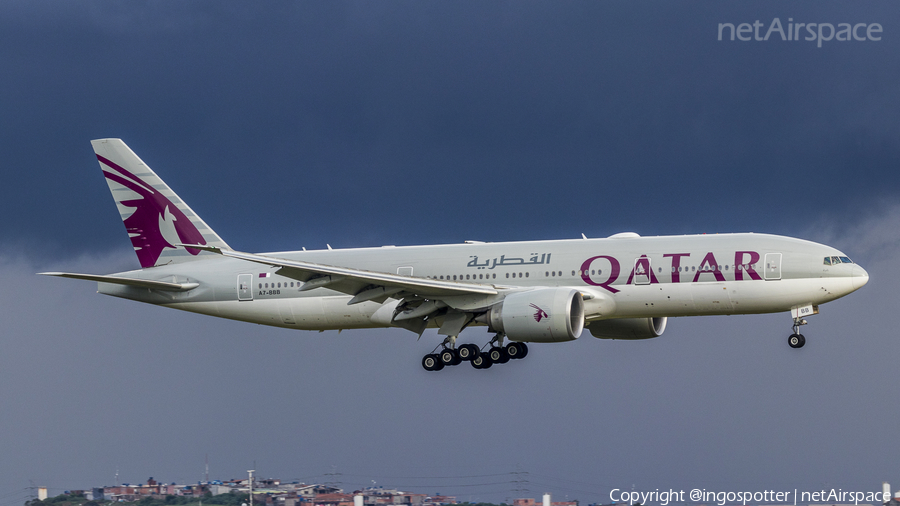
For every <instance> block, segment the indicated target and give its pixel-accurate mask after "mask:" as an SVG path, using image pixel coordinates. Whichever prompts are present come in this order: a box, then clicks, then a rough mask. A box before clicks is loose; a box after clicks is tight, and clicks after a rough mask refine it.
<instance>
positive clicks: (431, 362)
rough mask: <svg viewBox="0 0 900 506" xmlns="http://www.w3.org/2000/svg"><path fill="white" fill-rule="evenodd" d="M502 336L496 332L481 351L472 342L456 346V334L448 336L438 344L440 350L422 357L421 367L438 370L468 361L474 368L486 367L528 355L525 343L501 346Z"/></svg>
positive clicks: (427, 369)
mask: <svg viewBox="0 0 900 506" xmlns="http://www.w3.org/2000/svg"><path fill="white" fill-rule="evenodd" d="M504 337H505V335H504V334H502V333H500V334H497V335H496V336H494V338H493V339H491V342H489V343H488V346H490V347H489V348H488V350H487V351H481V349H480V348H478V346H477V345H474V344H464V345H462V346H459V347H456V336H450V337H448V338H447V339H445V340H444V342H443V343H441V344H440V345H439V347H440V348H441V351H439V352H437V353H434V352H432V353H429V354H428V355H425V356H424V357H422V367H424V368H425V370H426V371H440V370H441V369H443V368H444V367H446V366H452V365H459V364H461V363H462V362H463V361H468V362H471V363H472V367H474V368H475V369H487V368H489V367H491V366H492V365H494V364H505V363H507V362H509V361H510V360H511V359H519V358H525V355H528V346H526V345H525V343H517V342H510V343H509V344H507V345H506V346H503V338H504ZM436 349H437V348H436Z"/></svg>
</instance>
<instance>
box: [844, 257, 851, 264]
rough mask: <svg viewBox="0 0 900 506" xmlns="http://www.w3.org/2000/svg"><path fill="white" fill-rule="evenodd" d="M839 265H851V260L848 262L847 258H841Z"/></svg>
mask: <svg viewBox="0 0 900 506" xmlns="http://www.w3.org/2000/svg"><path fill="white" fill-rule="evenodd" d="M841 263H845V264H852V263H853V260H850V258H848V257H841Z"/></svg>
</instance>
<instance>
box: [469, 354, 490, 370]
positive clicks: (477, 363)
mask: <svg viewBox="0 0 900 506" xmlns="http://www.w3.org/2000/svg"><path fill="white" fill-rule="evenodd" d="M491 365H493V363H492V362H491V357H489V356H488V354H487V353H481V352H478V355H475V357H474V358H472V367H474V368H475V369H487V368H488V367H490V366H491Z"/></svg>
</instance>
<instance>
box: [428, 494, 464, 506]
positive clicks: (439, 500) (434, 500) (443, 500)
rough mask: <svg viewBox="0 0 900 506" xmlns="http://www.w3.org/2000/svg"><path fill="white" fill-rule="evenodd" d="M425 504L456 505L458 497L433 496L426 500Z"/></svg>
mask: <svg viewBox="0 0 900 506" xmlns="http://www.w3.org/2000/svg"><path fill="white" fill-rule="evenodd" d="M425 504H432V505H443V504H456V496H453V495H433V496H431V497H426V498H425Z"/></svg>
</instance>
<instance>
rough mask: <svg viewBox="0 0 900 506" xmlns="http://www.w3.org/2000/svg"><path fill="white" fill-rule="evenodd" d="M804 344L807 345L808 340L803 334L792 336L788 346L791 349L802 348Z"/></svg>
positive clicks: (789, 338)
mask: <svg viewBox="0 0 900 506" xmlns="http://www.w3.org/2000/svg"><path fill="white" fill-rule="evenodd" d="M804 344H806V338H805V337H803V334H791V335H790V337H788V345H790V347H791V348H802V347H803V345H804Z"/></svg>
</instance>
